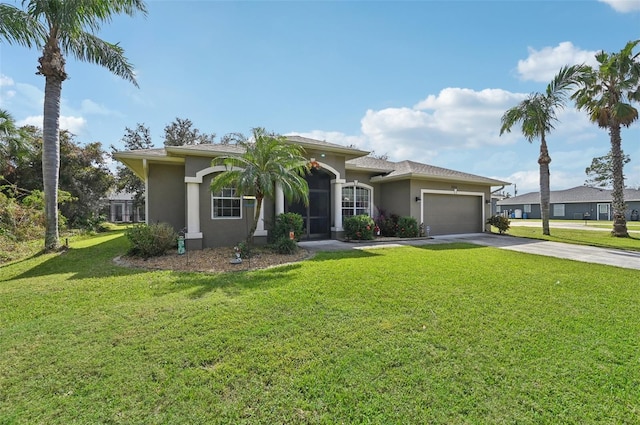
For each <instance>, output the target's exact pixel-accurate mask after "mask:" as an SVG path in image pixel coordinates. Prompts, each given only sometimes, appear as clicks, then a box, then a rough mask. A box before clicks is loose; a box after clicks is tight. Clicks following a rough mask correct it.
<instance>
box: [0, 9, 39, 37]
mask: <svg viewBox="0 0 640 425" xmlns="http://www.w3.org/2000/svg"><path fill="white" fill-rule="evenodd" d="M46 34H47V30H46V28H45V27H44V25H43V24H42V23H41V22H39V21H38V19H37V16H35V17H34V16H33V15H31V14H29V13H28V12H26V11H23V10H21V9H18V8H17V7H15V6H11V5H9V4H5V3H2V4H0V39H4V40H6V41H7V42H8V43H9V44H19V45H21V46H25V47H29V48H31V47H38V48H41V47H42V46H44V43H45V39H46Z"/></svg>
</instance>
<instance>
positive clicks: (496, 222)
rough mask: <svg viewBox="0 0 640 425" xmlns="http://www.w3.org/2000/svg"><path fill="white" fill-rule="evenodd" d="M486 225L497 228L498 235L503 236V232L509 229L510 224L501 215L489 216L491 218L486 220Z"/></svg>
mask: <svg viewBox="0 0 640 425" xmlns="http://www.w3.org/2000/svg"><path fill="white" fill-rule="evenodd" d="M487 224H490V225H492V226H493V227H497V228H498V231H499V232H500V234H503V233H504V232H506V231H507V230H509V227H511V222H510V221H509V219H508V218H507V217H503V216H501V215H494V216H491V218H489V219H488V220H487Z"/></svg>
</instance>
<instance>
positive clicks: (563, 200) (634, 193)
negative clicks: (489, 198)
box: [497, 186, 640, 221]
mask: <svg viewBox="0 0 640 425" xmlns="http://www.w3.org/2000/svg"><path fill="white" fill-rule="evenodd" d="M611 199H612V198H611V190H608V189H600V188H597V187H589V186H578V187H574V188H571V189H566V190H553V191H551V205H550V218H552V219H567V220H575V219H580V220H582V219H588V220H607V221H610V220H613V209H612V207H611ZM624 200H625V203H626V204H627V210H626V212H625V216H626V219H627V220H634V221H635V220H638V211H640V190H637V189H625V190H624ZM497 207H498V209H499V210H498V213H506V214H508V215H510V216H511V217H512V218H541V216H540V192H531V193H527V194H524V195H520V196H514V197H513V198H505V199H503V200H501V201H498V206H497Z"/></svg>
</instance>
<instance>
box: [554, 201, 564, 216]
mask: <svg viewBox="0 0 640 425" xmlns="http://www.w3.org/2000/svg"><path fill="white" fill-rule="evenodd" d="M553 216H554V217H564V204H553Z"/></svg>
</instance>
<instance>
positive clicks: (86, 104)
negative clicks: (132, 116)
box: [78, 99, 122, 116]
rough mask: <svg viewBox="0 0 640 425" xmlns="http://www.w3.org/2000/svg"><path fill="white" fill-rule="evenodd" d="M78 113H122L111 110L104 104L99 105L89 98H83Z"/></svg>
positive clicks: (118, 114) (117, 114) (119, 114)
mask: <svg viewBox="0 0 640 425" xmlns="http://www.w3.org/2000/svg"><path fill="white" fill-rule="evenodd" d="M78 112H79V113H80V114H83V115H84V114H91V115H116V116H121V115H122V114H121V113H120V112H117V111H112V110H111V109H109V108H107V107H106V106H104V105H100V104H98V103H96V102H94V101H93V100H91V99H84V100H83V101H82V102H81V103H80V111H78Z"/></svg>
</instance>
